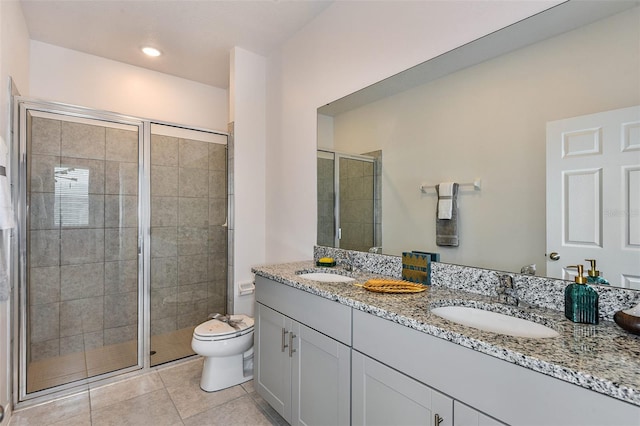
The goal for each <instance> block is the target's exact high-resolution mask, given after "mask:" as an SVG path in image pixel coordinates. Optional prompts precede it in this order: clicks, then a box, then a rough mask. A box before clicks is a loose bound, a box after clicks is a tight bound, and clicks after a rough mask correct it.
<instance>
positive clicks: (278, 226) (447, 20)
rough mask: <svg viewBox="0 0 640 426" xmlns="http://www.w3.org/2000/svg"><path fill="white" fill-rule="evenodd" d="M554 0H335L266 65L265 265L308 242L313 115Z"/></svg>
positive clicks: (312, 216) (312, 226) (296, 253)
mask: <svg viewBox="0 0 640 426" xmlns="http://www.w3.org/2000/svg"><path fill="white" fill-rule="evenodd" d="M557 3H558V1H542V0H540V1H508V0H505V1H456V2H441V1H422V2H390V1H389V2H335V3H333V4H332V5H331V6H330V7H329V8H327V9H326V10H325V12H324V13H322V14H321V15H320V16H319V17H317V18H316V19H315V20H314V21H312V22H311V23H310V24H309V25H307V26H306V27H305V28H303V29H302V30H301V31H300V32H299V33H298V34H296V36H295V37H293V38H292V39H290V40H289V41H288V42H287V43H285V44H284V45H283V46H282V48H281V50H280V51H279V52H277V53H275V54H274V55H272V56H271V57H270V58H269V63H268V65H269V68H268V76H269V77H268V78H269V80H268V81H269V85H268V87H269V98H268V99H269V102H268V110H267V114H268V116H267V117H268V123H269V124H268V127H267V134H268V139H267V147H268V149H267V227H266V230H267V231H266V232H267V234H266V237H267V239H266V254H267V259H266V260H267V261H268V262H281V261H289V260H299V259H308V258H310V257H311V254H312V249H313V245H314V244H315V240H316V199H315V198H316V190H315V182H316V109H317V108H318V107H319V106H321V105H324V104H326V103H328V102H331V101H333V100H335V99H338V98H340V97H342V96H345V95H347V94H349V93H352V92H354V91H356V90H358V89H361V88H363V87H366V86H368V85H369V84H372V83H374V82H376V81H379V80H381V79H383V78H386V77H389V76H391V75H393V74H395V73H397V72H400V71H402V70H404V69H406V68H408V67H410V66H413V65H416V64H418V63H421V62H423V61H425V60H428V59H430V58H432V57H434V56H436V55H438V54H441V53H444V52H446V51H448V50H451V49H452V48H454V47H457V46H459V45H461V44H464V43H466V42H468V41H471V40H474V39H476V38H478V37H480V36H482V35H485V34H487V33H489V32H492V31H495V30H497V29H499V28H502V27H504V26H506V25H509V24H511V23H513V22H516V21H518V20H520V19H523V18H526V17H528V16H530V15H532V14H534V13H537V12H539V11H542V10H544V9H546V8H548V7H550V6H551V5H553V4H557Z"/></svg>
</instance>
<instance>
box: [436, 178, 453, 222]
mask: <svg viewBox="0 0 640 426" xmlns="http://www.w3.org/2000/svg"><path fill="white" fill-rule="evenodd" d="M453 184H454V182H442V183H441V184H440V191H439V194H438V195H439V196H438V219H451V214H452V212H453Z"/></svg>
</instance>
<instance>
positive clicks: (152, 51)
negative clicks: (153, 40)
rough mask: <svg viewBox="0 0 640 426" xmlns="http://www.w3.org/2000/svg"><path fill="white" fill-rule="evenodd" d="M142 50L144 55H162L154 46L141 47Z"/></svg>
mask: <svg viewBox="0 0 640 426" xmlns="http://www.w3.org/2000/svg"><path fill="white" fill-rule="evenodd" d="M142 51H143V52H144V54H145V55H147V56H160V55H162V52H160V51H159V50H158V49H156V48H155V47H149V46H146V47H143V48H142Z"/></svg>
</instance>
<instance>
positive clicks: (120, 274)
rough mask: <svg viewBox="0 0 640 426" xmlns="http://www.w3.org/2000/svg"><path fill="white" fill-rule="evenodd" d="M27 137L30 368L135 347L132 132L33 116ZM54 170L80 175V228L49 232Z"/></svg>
mask: <svg viewBox="0 0 640 426" xmlns="http://www.w3.org/2000/svg"><path fill="white" fill-rule="evenodd" d="M30 131H31V134H30V137H29V138H28V140H30V141H31V142H30V146H29V147H28V148H27V152H30V153H31V155H30V157H29V160H28V161H27V164H28V183H27V185H28V188H29V189H30V193H29V194H28V204H29V207H30V210H29V231H28V234H27V238H28V240H29V243H30V244H29V276H28V277H29V281H28V289H29V291H28V306H29V311H28V314H29V320H28V324H29V330H28V331H29V337H28V338H29V340H28V341H29V342H30V348H29V349H30V351H29V360H30V361H37V360H40V359H44V358H50V357H55V356H58V355H66V354H69V353H74V352H80V351H85V350H90V349H94V348H97V347H101V346H103V345H109V344H113V343H118V342H122V341H126V340H134V339H136V336H137V313H138V312H137V307H138V293H137V269H138V268H137V225H138V223H137V222H138V220H137V199H138V164H137V161H138V134H137V131H130V130H123V129H117V128H105V127H101V126H93V125H88V124H81V123H71V122H66V121H59V120H55V119H48V118H41V117H33V118H32V119H31V126H30ZM56 167H61V168H62V170H66V169H67V168H69V169H77V170H83V171H85V172H86V173H88V180H89V184H88V191H87V192H88V194H86V193H85V195H86V198H85V199H84V200H85V201H84V204H85V208H86V209H87V210H88V217H87V220H86V221H81V222H78V223H76V224H74V225H65V226H60V224H58V225H56V223H55V221H56V219H55V217H56V212H55V210H54V209H55V208H58V209H60V206H59V203H60V198H59V197H60V195H59V194H57V195H56V192H55V185H56V183H55V182H56V179H58V180H59V181H61V182H64V181H65V178H66V176H64V175H63V174H60V173H56V172H55V168H56ZM56 198H58V199H57V200H56ZM58 214H59V215H60V211H59V212H58Z"/></svg>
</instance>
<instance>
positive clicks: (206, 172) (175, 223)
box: [151, 135, 227, 336]
mask: <svg viewBox="0 0 640 426" xmlns="http://www.w3.org/2000/svg"><path fill="white" fill-rule="evenodd" d="M226 176H227V152H226V147H225V146H224V145H220V144H215V143H208V142H201V141H195V140H187V139H179V138H176V137H169V136H160V135H152V136H151V335H152V336H153V335H157V334H164V333H167V332H170V331H174V330H177V329H182V328H186V327H193V326H196V325H198V324H200V323H201V322H203V321H204V320H206V319H207V315H209V314H211V313H216V312H219V313H223V314H224V313H226V310H225V306H226V286H227V279H226V278H227V227H226V219H227V180H226Z"/></svg>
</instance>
